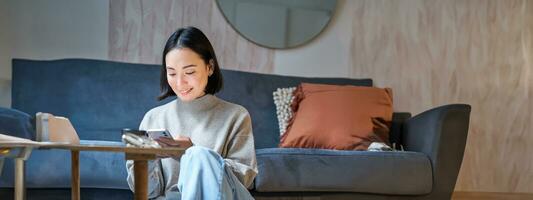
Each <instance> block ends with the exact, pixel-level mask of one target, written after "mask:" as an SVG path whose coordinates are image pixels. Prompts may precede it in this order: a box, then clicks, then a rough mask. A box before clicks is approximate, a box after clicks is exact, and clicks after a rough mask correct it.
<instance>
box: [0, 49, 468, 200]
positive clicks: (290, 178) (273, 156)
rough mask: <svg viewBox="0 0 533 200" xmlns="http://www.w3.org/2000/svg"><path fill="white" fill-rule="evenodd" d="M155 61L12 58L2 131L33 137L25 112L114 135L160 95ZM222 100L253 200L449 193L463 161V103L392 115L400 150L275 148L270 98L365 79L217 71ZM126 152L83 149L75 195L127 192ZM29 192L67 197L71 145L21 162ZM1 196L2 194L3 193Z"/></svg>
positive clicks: (1, 184) (91, 133)
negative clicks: (245, 121) (237, 113)
mask: <svg viewBox="0 0 533 200" xmlns="http://www.w3.org/2000/svg"><path fill="white" fill-rule="evenodd" d="M159 74H160V68H159V66H158V65H147V64H131V63H120V62H111V61H101V60H88V59H64V60H53V61H34V60H23V59H14V60H13V82H12V83H13V84H12V85H13V89H12V108H0V133H4V134H9V135H14V136H18V137H24V138H29V139H35V134H34V130H35V129H34V123H33V120H34V119H33V116H34V115H35V113H36V112H49V113H53V114H56V115H60V116H66V117H68V118H70V120H71V122H72V123H73V125H74V127H75V128H76V130H77V131H78V134H79V136H80V139H82V140H84V141H85V140H91V141H94V140H97V141H113V142H120V137H121V133H120V130H121V129H123V128H136V127H138V125H139V123H140V121H141V119H142V117H143V115H144V113H145V112H146V111H148V110H149V109H150V108H152V107H155V106H157V105H160V104H163V103H165V102H158V101H157V100H156V97H157V96H158V94H159ZM222 74H223V77H224V88H223V90H222V91H221V92H220V93H218V94H217V96H219V97H220V98H222V99H226V100H228V101H231V102H235V103H237V104H240V105H243V106H244V107H246V108H247V109H248V111H249V112H250V115H251V117H252V123H253V133H254V137H255V147H256V154H257V160H258V169H259V174H258V176H257V178H256V179H255V188H254V189H253V190H252V193H253V195H254V196H255V198H256V199H281V198H283V199H302V197H303V199H306V198H311V199H450V197H451V194H452V192H453V189H454V186H455V182H456V179H457V175H458V172H459V168H460V166H461V162H462V159H463V153H464V149H465V143H466V138H467V133H468V124H469V115H470V106H469V105H464V104H453V105H445V106H441V107H437V108H433V109H431V110H428V111H426V112H423V113H421V114H419V115H417V116H414V117H411V115H410V114H409V113H394V116H393V124H392V128H391V133H390V134H391V137H390V139H391V142H392V143H397V144H402V145H403V147H404V148H405V151H390V152H368V151H335V150H320V149H284V148H277V146H278V143H279V130H278V124H277V118H276V112H275V105H274V103H273V100H272V92H273V91H275V90H276V89H277V88H281V87H289V86H296V85H298V84H299V83H300V82H310V83H330V84H352V85H360V86H372V80H370V79H345V78H304V77H291V76H279V75H269V74H258V73H249V72H239V71H231V70H222ZM126 175H127V173H126V169H125V161H124V155H123V154H120V153H105V152H81V153H80V178H81V187H82V190H81V196H82V199H114V200H119V199H132V192H131V191H130V190H129V188H128V185H127V183H126ZM26 185H27V187H28V191H27V196H28V199H30V200H32V199H69V198H70V189H69V188H70V152H68V151H65V150H34V151H33V153H32V154H31V156H30V158H29V159H28V161H27V162H26ZM12 193H13V162H12V161H10V160H6V162H5V166H4V170H3V174H1V176H0V197H7V198H10V197H12V195H13V194H12ZM2 199H4V198H2Z"/></svg>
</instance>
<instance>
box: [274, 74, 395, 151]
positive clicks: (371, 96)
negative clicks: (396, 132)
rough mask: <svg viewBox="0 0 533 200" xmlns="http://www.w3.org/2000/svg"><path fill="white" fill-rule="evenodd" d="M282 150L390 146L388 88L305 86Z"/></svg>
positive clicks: (300, 88)
mask: <svg viewBox="0 0 533 200" xmlns="http://www.w3.org/2000/svg"><path fill="white" fill-rule="evenodd" d="M291 108H292V109H293V111H294V115H293V117H292V119H291V120H290V121H289V125H288V127H287V131H286V132H285V134H283V135H282V137H281V141H280V145H279V146H280V147H287V148H319V149H337V150H366V149H368V146H369V145H370V143H372V142H385V143H387V144H388V141H389V133H388V130H389V128H390V124H391V121H392V112H393V110H392V91H391V89H389V88H383V89H382V88H376V87H361V86H340V85H324V84H311V83H302V84H300V85H299V86H298V88H297V89H296V90H295V91H294V101H293V103H292V105H291Z"/></svg>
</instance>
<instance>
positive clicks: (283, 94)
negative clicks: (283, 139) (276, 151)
mask: <svg viewBox="0 0 533 200" xmlns="http://www.w3.org/2000/svg"><path fill="white" fill-rule="evenodd" d="M294 90H296V87H290V88H278V89H277V90H276V91H274V92H273V93H272V95H273V97H274V104H275V105H276V114H277V116H278V125H279V135H280V136H281V135H283V134H284V133H285V131H286V130H287V124H288V123H289V121H290V120H291V118H292V115H293V113H292V110H291V104H292V101H293V100H294V96H293V95H292V93H293V92H294Z"/></svg>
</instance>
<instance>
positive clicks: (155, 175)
mask: <svg viewBox="0 0 533 200" xmlns="http://www.w3.org/2000/svg"><path fill="white" fill-rule="evenodd" d="M151 121H152V120H151V115H150V112H148V113H146V115H145V116H144V118H143V120H142V121H141V125H140V126H139V130H146V129H147V128H148V127H149V125H148V124H150V123H151ZM126 169H127V171H128V178H127V182H128V186H129V187H130V190H131V191H134V190H135V177H134V172H133V160H127V161H126ZM161 171H162V168H161V160H160V159H156V160H149V161H148V198H149V199H154V198H157V197H160V196H162V195H163V194H164V189H165V184H164V182H163V180H164V178H163V173H162V172H161Z"/></svg>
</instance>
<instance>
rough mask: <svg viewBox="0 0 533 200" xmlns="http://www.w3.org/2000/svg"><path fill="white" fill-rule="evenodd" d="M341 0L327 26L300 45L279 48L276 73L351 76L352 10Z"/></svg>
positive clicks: (276, 55)
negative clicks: (350, 40)
mask: <svg viewBox="0 0 533 200" xmlns="http://www.w3.org/2000/svg"><path fill="white" fill-rule="evenodd" d="M344 4H345V1H343V0H339V1H338V3H337V9H336V11H335V15H334V16H333V18H332V19H331V21H330V23H329V24H328V26H327V27H326V29H325V30H324V31H323V32H322V33H320V35H319V36H318V37H317V38H315V39H313V40H312V41H311V42H310V43H308V44H305V45H303V46H301V47H297V48H293V49H286V50H276V54H275V60H274V73H275V74H282V75H294V76H308V77H349V76H350V68H351V66H349V63H348V61H349V59H346V58H349V57H350V55H349V53H350V52H351V51H350V49H349V48H350V42H349V41H346V39H349V38H350V37H351V34H352V30H351V27H352V25H351V24H352V21H351V17H350V15H351V13H350V12H345V11H344V9H345V8H344V7H345V6H343V5H344Z"/></svg>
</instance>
